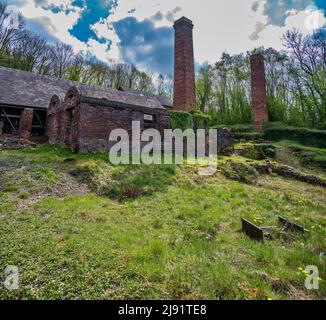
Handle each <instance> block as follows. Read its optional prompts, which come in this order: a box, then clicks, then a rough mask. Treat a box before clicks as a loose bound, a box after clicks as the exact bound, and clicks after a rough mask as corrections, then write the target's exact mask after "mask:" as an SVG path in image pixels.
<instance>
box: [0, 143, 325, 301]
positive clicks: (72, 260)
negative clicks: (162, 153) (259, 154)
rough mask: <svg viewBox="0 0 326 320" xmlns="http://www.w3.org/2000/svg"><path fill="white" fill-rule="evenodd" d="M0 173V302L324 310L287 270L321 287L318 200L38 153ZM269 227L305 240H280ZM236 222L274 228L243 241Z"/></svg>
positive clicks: (4, 157)
mask: <svg viewBox="0 0 326 320" xmlns="http://www.w3.org/2000/svg"><path fill="white" fill-rule="evenodd" d="M71 157H73V158H75V159H76V161H69V162H66V161H64V160H65V159H67V158H71ZM229 160H230V158H228V157H221V158H220V160H219V161H220V164H221V165H222V164H223V165H228V164H229V162H228V161H229ZM235 160H237V161H238V162H237V163H240V164H241V163H245V162H246V159H245V158H241V157H238V158H237V159H234V161H235ZM0 163H1V164H2V165H1V166H0V175H1V182H0V235H1V244H0V247H1V250H0V274H2V275H3V274H4V273H3V272H1V271H2V270H4V269H5V267H6V266H7V265H17V266H18V267H19V272H20V287H19V289H18V290H16V291H8V290H5V289H0V298H2V299H155V298H157V299H268V298H272V299H325V298H326V286H325V282H324V281H322V282H321V283H320V289H319V290H315V291H308V290H307V289H305V287H304V279H305V276H304V274H303V273H302V272H301V271H299V270H298V268H300V267H301V268H303V269H304V268H305V266H307V265H316V266H318V268H319V272H320V277H321V278H322V279H324V280H325V279H326V267H325V261H324V260H322V259H321V258H320V257H319V254H320V252H322V251H324V252H325V251H326V241H325V239H326V232H325V230H326V229H325V227H326V190H325V189H322V188H319V187H316V186H310V185H307V184H305V183H301V182H297V181H295V182H294V181H292V180H287V179H283V178H280V177H276V176H258V177H257V181H256V182H255V183H252V184H245V183H241V182H237V181H234V180H230V179H227V178H225V175H224V174H222V173H220V172H218V173H217V174H216V175H214V176H212V177H205V178H203V177H201V176H199V175H198V173H197V170H198V168H197V167H196V166H190V165H183V166H117V167H115V166H111V165H110V164H109V163H108V161H107V156H106V155H105V154H89V155H72V154H71V153H70V152H69V151H67V150H65V149H61V148H55V147H49V146H48V145H42V146H39V147H38V148H37V149H36V150H20V151H6V152H1V153H0ZM232 168H233V167H232V166H231V165H230V166H229V167H227V168H226V169H225V170H226V171H230V170H231V169H232ZM230 174H231V171H230ZM231 178H232V177H231ZM240 180H241V179H240ZM127 187H128V188H129V189H128V188H127ZM139 190H140V191H139ZM278 215H282V216H286V217H288V218H290V219H292V220H294V221H296V222H297V223H300V224H303V225H304V226H305V227H306V228H307V229H308V230H309V232H307V233H306V234H304V235H300V234H284V233H283V232H281V231H280V230H279V228H278V224H277V217H278ZM242 217H244V218H248V219H250V220H252V221H255V222H256V223H257V224H261V225H274V226H275V227H276V230H275V233H273V239H272V240H266V241H265V242H264V243H259V242H255V241H252V240H250V239H248V238H247V237H246V236H245V235H243V234H242V232H241V218H242Z"/></svg>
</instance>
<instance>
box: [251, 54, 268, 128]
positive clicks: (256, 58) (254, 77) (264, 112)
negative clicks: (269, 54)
mask: <svg viewBox="0 0 326 320" xmlns="http://www.w3.org/2000/svg"><path fill="white" fill-rule="evenodd" d="M250 63H251V94H252V108H253V109H252V110H253V121H254V126H255V130H256V131H257V132H260V131H261V130H262V128H263V124H264V123H267V122H268V109H267V94H266V78H265V63H264V57H263V56H262V55H261V54H255V55H252V56H251V57H250Z"/></svg>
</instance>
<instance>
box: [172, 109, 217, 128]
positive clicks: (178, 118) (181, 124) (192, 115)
mask: <svg viewBox="0 0 326 320" xmlns="http://www.w3.org/2000/svg"><path fill="white" fill-rule="evenodd" d="M169 116H170V119H171V126H172V129H173V130H175V129H181V130H187V129H194V130H197V129H205V128H208V127H209V124H210V122H211V117H210V116H209V115H207V114H205V113H202V112H198V111H195V112H185V111H173V110H171V111H169Z"/></svg>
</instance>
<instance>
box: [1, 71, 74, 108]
mask: <svg viewBox="0 0 326 320" xmlns="http://www.w3.org/2000/svg"><path fill="white" fill-rule="evenodd" d="M73 85H74V82H72V81H69V80H63V79H56V78H52V77H48V76H42V75H38V74H34V73H31V72H26V71H20V70H16V69H9V68H4V67H0V103H2V104H8V105H15V106H22V107H34V108H42V109H46V108H48V106H49V103H50V100H51V97H52V96H53V95H55V94H57V95H59V96H64V95H65V94H66V92H67V90H68V89H69V88H70V87H71V86H73Z"/></svg>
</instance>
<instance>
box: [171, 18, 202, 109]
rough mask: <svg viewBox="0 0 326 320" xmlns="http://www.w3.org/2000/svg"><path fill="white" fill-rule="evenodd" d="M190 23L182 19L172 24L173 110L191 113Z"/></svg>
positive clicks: (193, 102)
mask: <svg viewBox="0 0 326 320" xmlns="http://www.w3.org/2000/svg"><path fill="white" fill-rule="evenodd" d="M193 27H194V25H193V24H192V21H191V20H189V19H187V18H185V17H182V18H181V19H179V20H177V21H176V22H175V23H174V30H175V48H174V95H173V107H174V109H175V110H182V111H191V110H194V109H195V108H196V88H195V62H194V47H193V36H192V30H193Z"/></svg>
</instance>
